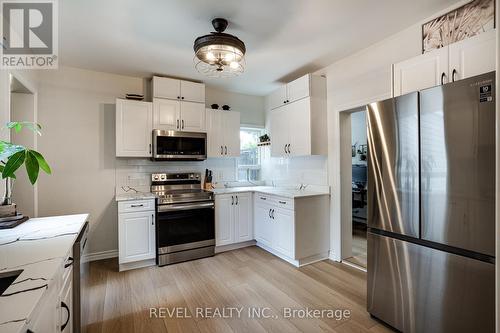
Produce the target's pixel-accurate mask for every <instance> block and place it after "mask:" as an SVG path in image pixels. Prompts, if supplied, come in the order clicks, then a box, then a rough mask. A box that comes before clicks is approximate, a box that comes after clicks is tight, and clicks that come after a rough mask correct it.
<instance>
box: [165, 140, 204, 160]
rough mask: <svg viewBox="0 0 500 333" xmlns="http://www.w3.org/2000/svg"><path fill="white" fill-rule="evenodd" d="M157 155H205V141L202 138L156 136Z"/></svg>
mask: <svg viewBox="0 0 500 333" xmlns="http://www.w3.org/2000/svg"><path fill="white" fill-rule="evenodd" d="M156 154H157V155H180V156H184V155H193V156H199V155H206V140H205V139H204V138H189V137H179V136H158V137H157V138H156Z"/></svg>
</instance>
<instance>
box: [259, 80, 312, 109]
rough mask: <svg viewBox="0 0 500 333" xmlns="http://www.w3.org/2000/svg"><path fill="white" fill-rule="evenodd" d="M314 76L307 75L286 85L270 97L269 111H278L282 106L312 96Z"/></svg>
mask: <svg viewBox="0 0 500 333" xmlns="http://www.w3.org/2000/svg"><path fill="white" fill-rule="evenodd" d="M313 78H314V76H313V75H312V74H306V75H304V76H302V77H299V78H298V79H296V80H294V81H292V82H290V83H287V84H284V85H282V86H281V87H279V88H278V89H277V90H275V91H274V92H273V93H271V94H270V95H269V97H268V103H269V105H268V106H269V109H271V110H272V109H276V108H277V107H280V106H282V105H285V104H288V103H292V102H295V101H298V100H299V99H302V98H306V97H309V96H310V95H311V87H312V82H311V81H312V79H313Z"/></svg>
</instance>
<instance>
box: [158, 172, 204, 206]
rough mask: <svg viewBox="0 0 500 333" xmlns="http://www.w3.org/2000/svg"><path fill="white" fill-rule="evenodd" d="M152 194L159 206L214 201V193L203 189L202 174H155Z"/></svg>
mask: <svg viewBox="0 0 500 333" xmlns="http://www.w3.org/2000/svg"><path fill="white" fill-rule="evenodd" d="M151 192H152V193H154V194H156V195H157V196H158V204H159V205H167V204H175V203H186V202H199V201H213V200H214V195H213V193H212V192H210V191H205V190H204V189H203V188H202V185H201V174H200V173H162V174H158V173H154V174H152V175H151Z"/></svg>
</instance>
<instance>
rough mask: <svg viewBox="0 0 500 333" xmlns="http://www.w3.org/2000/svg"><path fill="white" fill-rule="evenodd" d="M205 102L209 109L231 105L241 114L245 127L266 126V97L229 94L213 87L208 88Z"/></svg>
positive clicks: (233, 109)
mask: <svg viewBox="0 0 500 333" xmlns="http://www.w3.org/2000/svg"><path fill="white" fill-rule="evenodd" d="M205 100H206V103H205V104H206V106H207V108H210V105H212V104H219V108H220V109H221V108H222V106H223V105H224V104H226V105H229V106H230V107H231V110H232V111H239V112H240V113H241V120H240V121H241V123H242V124H245V125H257V126H264V118H265V114H264V97H263V96H252V95H245V94H238V93H233V92H228V91H224V90H220V89H216V88H213V87H208V86H207V87H206V89H205Z"/></svg>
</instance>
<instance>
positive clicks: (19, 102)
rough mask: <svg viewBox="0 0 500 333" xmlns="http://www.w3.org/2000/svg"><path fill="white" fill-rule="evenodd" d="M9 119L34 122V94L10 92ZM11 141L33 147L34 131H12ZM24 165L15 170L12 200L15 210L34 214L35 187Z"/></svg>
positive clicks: (29, 214)
mask: <svg viewBox="0 0 500 333" xmlns="http://www.w3.org/2000/svg"><path fill="white" fill-rule="evenodd" d="M10 109H11V115H10V120H11V121H30V122H35V121H36V119H35V117H36V115H35V95H34V94H27V93H11V94H10ZM11 142H12V143H15V144H17V145H23V146H26V147H28V148H34V147H35V133H33V132H32V131H30V130H22V131H21V132H19V133H16V132H15V131H12V133H11ZM25 170H26V169H25V168H24V167H21V168H20V169H19V170H18V171H17V172H16V179H15V180H13V181H12V184H13V187H12V202H14V203H16V205H17V211H18V212H20V213H22V214H24V215H26V216H30V217H33V216H36V208H35V187H34V186H33V185H31V183H30V181H29V179H28V175H27V173H26V171H25Z"/></svg>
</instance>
